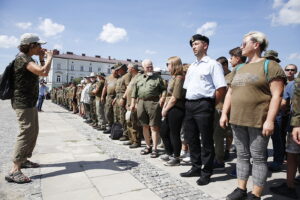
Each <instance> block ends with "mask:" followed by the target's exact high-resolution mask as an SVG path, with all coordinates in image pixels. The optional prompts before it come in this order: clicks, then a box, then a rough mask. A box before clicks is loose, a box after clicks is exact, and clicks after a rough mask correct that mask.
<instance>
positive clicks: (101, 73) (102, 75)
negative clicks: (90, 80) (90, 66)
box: [97, 72, 105, 77]
mask: <svg viewBox="0 0 300 200" xmlns="http://www.w3.org/2000/svg"><path fill="white" fill-rule="evenodd" d="M97 76H101V77H105V74H104V73H103V72H99V73H98V74H97Z"/></svg>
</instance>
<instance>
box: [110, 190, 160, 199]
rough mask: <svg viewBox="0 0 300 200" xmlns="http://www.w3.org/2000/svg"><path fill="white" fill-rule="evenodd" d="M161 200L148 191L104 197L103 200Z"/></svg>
mask: <svg viewBox="0 0 300 200" xmlns="http://www.w3.org/2000/svg"><path fill="white" fill-rule="evenodd" d="M128 199H130V200H141V199H142V200H161V198H159V197H158V196H157V195H156V194H155V193H154V192H152V191H151V190H149V189H143V190H136V191H133V192H126V193H122V194H119V195H114V196H108V197H104V200H128Z"/></svg>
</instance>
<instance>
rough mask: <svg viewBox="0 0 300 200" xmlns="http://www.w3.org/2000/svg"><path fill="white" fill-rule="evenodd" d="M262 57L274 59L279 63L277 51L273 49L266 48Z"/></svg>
mask: <svg viewBox="0 0 300 200" xmlns="http://www.w3.org/2000/svg"><path fill="white" fill-rule="evenodd" d="M264 58H270V59H274V60H275V61H276V62H278V63H280V61H281V60H280V59H279V58H278V52H277V51H274V50H268V51H266V52H265V54H264Z"/></svg>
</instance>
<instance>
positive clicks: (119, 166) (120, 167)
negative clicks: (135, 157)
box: [30, 159, 139, 179]
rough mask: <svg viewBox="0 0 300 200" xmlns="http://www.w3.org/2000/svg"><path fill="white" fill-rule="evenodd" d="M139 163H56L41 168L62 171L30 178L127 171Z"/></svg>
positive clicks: (112, 161)
mask: <svg viewBox="0 0 300 200" xmlns="http://www.w3.org/2000/svg"><path fill="white" fill-rule="evenodd" d="M138 165H139V163H137V162H134V161H130V160H120V159H107V160H103V161H76V162H65V163H54V164H40V166H41V168H43V169H45V171H47V170H48V169H47V168H49V171H51V169H50V168H58V167H62V168H63V169H61V170H56V171H51V172H49V173H44V174H41V175H36V176H32V177H30V178H31V179H40V178H41V179H42V178H48V177H53V176H59V175H65V174H72V173H77V172H84V171H88V170H93V169H103V170H112V171H119V172H122V171H127V170H130V169H131V168H133V167H136V166H138Z"/></svg>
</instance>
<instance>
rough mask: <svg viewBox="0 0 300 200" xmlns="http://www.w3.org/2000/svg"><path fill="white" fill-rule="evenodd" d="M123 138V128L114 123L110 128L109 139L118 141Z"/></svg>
mask: <svg viewBox="0 0 300 200" xmlns="http://www.w3.org/2000/svg"><path fill="white" fill-rule="evenodd" d="M122 136H123V127H122V125H121V124H120V123H114V124H113V125H112V127H111V133H110V136H109V137H110V138H111V139H112V140H118V139H120V137H122Z"/></svg>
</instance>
